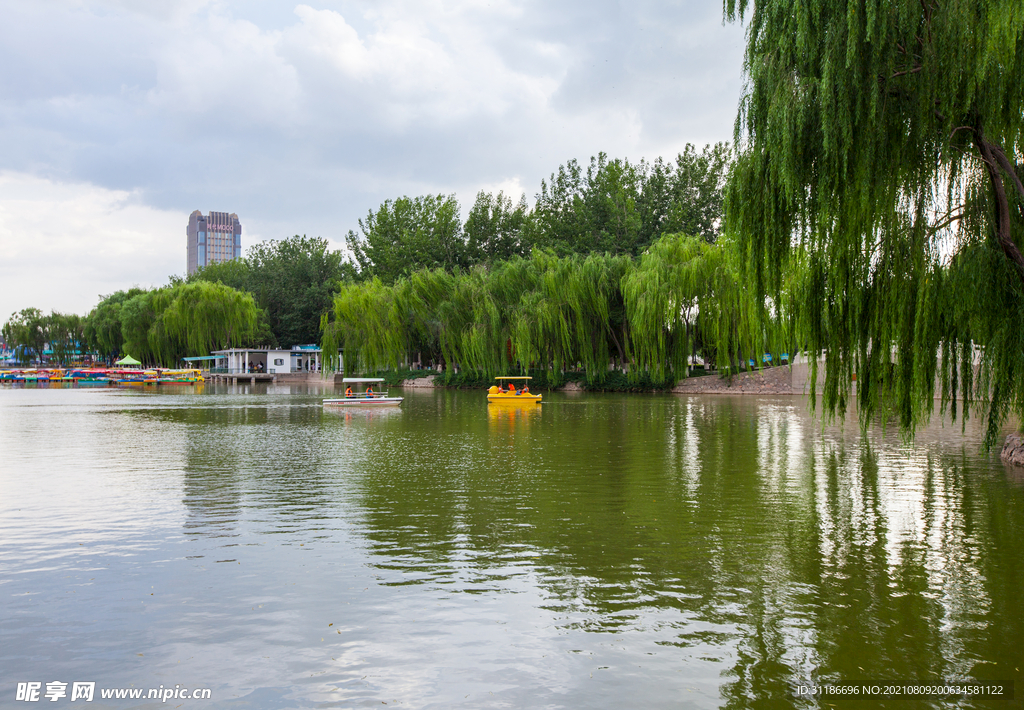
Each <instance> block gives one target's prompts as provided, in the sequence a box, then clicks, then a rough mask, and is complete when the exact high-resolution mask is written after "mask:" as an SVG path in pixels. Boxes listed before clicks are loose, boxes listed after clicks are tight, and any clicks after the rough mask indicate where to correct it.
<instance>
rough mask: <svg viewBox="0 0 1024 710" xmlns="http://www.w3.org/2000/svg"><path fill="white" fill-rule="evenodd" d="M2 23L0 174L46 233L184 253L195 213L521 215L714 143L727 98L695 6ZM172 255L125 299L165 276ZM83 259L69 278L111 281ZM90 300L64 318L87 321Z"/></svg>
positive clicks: (728, 34) (386, 5) (32, 13)
mask: <svg viewBox="0 0 1024 710" xmlns="http://www.w3.org/2000/svg"><path fill="white" fill-rule="evenodd" d="M0 12H3V16H4V17H5V19H6V20H8V21H7V22H5V23H0V143H2V144H3V145H4V151H3V153H2V154H0V171H8V172H7V173H6V174H7V175H8V177H9V176H11V175H16V176H18V178H17V180H18V181H19V182H21V183H23V184H24V185H28V184H32V185H36V186H37V187H39V186H41V185H43V184H46V185H49V187H48V188H47V189H48V190H51V192H50V193H47V194H51V195H52V198H48V199H49V200H50V201H49V202H47V200H46V199H44V198H42V197H39V203H38V204H39V207H40V209H41V210H42V211H43V212H46V213H54V212H55V211H66V212H68V213H69V214H70V213H73V212H74V211H75V210H74V209H69V208H67V205H68V204H73V205H77V207H76V208H75V209H79V210H85V211H88V210H87V209H86V207H85V206H84V205H80V204H79V203H78V202H77V200H86V201H88V200H96V201H97V203H98V204H101V205H106V207H105V208H104V209H111V210H113V213H114V214H122V213H124V212H125V210H129V209H134V208H138V209H142V208H143V207H144V206H146V205H148V206H149V208H150V209H152V210H153V211H154V212H155V213H159V214H174V215H176V217H175V218H174V220H173V222H174V224H173V228H172V229H173V234H174V237H175V239H177V238H178V237H179V236H182V240H183V230H184V225H183V221H184V217H183V215H185V216H187V214H188V213H189V212H191V211H192V210H193V209H201V210H203V211H204V212H205V211H207V210H209V209H214V210H218V211H227V212H236V213H238V214H239V216H240V217H241V219H242V223H243V225H244V229H246V233H247V235H252V234H258V235H259V237H268V238H284V237H288V236H290V235H292V234H308V235H310V236H321V237H325V238H327V239H329V240H332V241H333V242H335V243H341V241H342V239H343V235H344V234H345V233H346V232H347V231H348V230H349V229H351V228H356V226H357V225H356V221H357V219H358V218H360V217H362V216H365V215H366V213H367V211H368V210H371V209H375V208H376V207H377V206H378V205H379V204H380V203H381V202H382V201H383V200H384V199H386V198H394V197H398V196H401V195H410V196H415V195H420V194H426V193H433V194H438V193H441V194H449V193H453V192H454V193H456V194H457V195H458V196H459V198H460V201H461V202H462V204H463V208H464V210H465V209H468V208H469V206H470V205H471V204H472V201H473V199H474V198H475V196H476V193H477V191H478V190H480V189H487V190H489V191H491V190H493V189H496V188H497V189H504V190H505V191H506V193H507V194H509V195H510V196H512V197H513V199H516V198H517V197H518V194H520V193H522V192H525V193H526V195H527V197H528V198H529V199H532V198H533V196H534V194H535V193H536V192H537V191H538V190H539V187H540V181H541V180H542V179H544V178H546V177H547V176H548V175H550V174H551V173H552V172H554V171H555V170H557V168H558V165H559V164H562V163H564V162H566V161H567V160H569V159H572V158H576V159H579V160H580V161H582V162H587V161H588V160H589V158H590V157H591V156H593V155H596V154H597V153H598V152H600V151H604V152H606V153H607V154H608V155H609V156H610V157H613V158H614V157H621V158H629V159H631V160H638V159H640V158H644V157H646V158H654V157H657V156H659V155H661V156H664V157H666V158H671V157H673V156H674V155H675V153H676V152H678V151H679V150H680V149H681V148H682V147H683V145H684V144H685V143H687V142H692V143H695V144H698V145H700V144H703V143H705V142H709V141H718V140H729V138H730V137H731V134H732V124H733V119H734V116H735V110H736V105H737V101H738V98H739V91H740V69H741V59H742V40H743V33H742V28H739V27H736V26H727V27H723V26H722V22H721V14H720V13H721V9H720V6H718V5H715V4H710V5H709V4H707V3H705V2H702V1H701V0H683V1H682V2H676V3H662V2H651V1H650V0H634V2H631V3H629V4H625V3H621V2H618V1H614V2H613V1H612V0H588V2H581V1H576V2H564V3H545V2H541V1H540V0H515V1H512V2H498V1H497V0H417V1H415V2H413V1H411V0H375V1H374V2H372V3H366V2H362V1H360V0H306V1H305V2H294V1H293V2H281V1H279V0H245V1H244V2H243V1H242V0H168V2H165V3H155V4H154V3H150V2H146V1H145V0H36V1H35V2H32V3H25V2H19V1H17V0H0ZM31 176H36V177H35V178H33V177H31ZM33 180H43V182H39V183H35V182H32V181H33ZM47 181H48V182H47ZM89 186H94V187H89ZM39 190H41V192H39V193H38V195H42V194H43V193H44V192H45V191H44V190H43V189H42V187H39ZM65 190H72V192H74V194H75V195H76V196H77V197H75V198H74V199H72V198H71V197H69V196H68V194H66V193H65V192H64V191H65ZM91 190H95V192H91ZM113 196H121V197H116V198H115V197H113ZM4 199H5V200H9V196H7V197H5V198H4ZM66 200H70V203H68V202H66ZM117 200H122V202H121V203H118V202H117ZM51 202H52V205H51ZM115 203H117V204H123V205H125V206H124V207H123V208H121V207H119V208H116V209H115V208H114V207H111V205H113V204H115ZM3 204H4V205H7V206H8V208H9V209H13V207H11V205H12V204H13V203H11V204H9V203H8V202H6V201H5V202H3ZM97 209H99V208H97ZM6 219H13V217H11V216H10V215H8V216H7V217H6ZM18 219H20V218H18ZM90 219H91V218H90ZM85 221H88V220H85ZM100 221H101V222H102V220H100ZM19 228H20V229H23V230H29V231H28V232H25V233H27V234H31V235H33V236H32V237H31V238H32V240H33V241H46V240H48V239H50V236H49V234H48V233H47V232H46V231H45V229H46V227H45V225H42V224H41V225H34V224H29V223H28V222H25V221H22V222H21V223H20V227H19ZM35 229H39V230H43V231H39V232H33V231H31V230H35ZM37 237H38V238H37ZM259 237H257V238H259ZM251 243H252V239H250V238H248V236H247V238H246V244H251ZM176 249H177V253H178V254H179V255H181V256H180V259H177V258H176V259H175V260H172V261H171V262H169V263H168V265H166V266H165V265H164V262H163V257H162V256H161V255H160V254H158V253H154V254H152V255H151V258H149V259H142V260H140V262H138V268H140V269H142V271H140V272H139V273H138V275H136V276H135V277H134V278H130V277H129V278H128V280H129V281H132V280H134V281H139V282H146V283H148V282H154V283H156V282H163V281H165V280H166V276H167V275H168V274H170V273H180V271H181V270H182V269H181V267H180V266H179V264H180V263H182V262H183V261H184V257H183V249H184V248H183V246H182V247H181V248H180V249H178V248H177V247H176ZM79 256H80V258H81V259H82V260H83V266H82V268H81V273H82V274H83V278H85V275H87V274H88V273H91V272H93V271H95V272H99V271H103V270H104V269H110V268H111V265H110V264H109V263H105V264H104V265H103V268H102V269H101V268H100V267H98V266H95V267H91V266H88V264H87V263H86V262H88V260H89V258H90V256H89V253H88V252H86V253H84V254H80V255H79ZM121 263H124V264H131V265H132V266H131V268H135V267H136V262H135V261H133V260H132V259H131V258H128V257H125V258H124V259H122V260H121V262H118V261H117V260H114V266H116V268H119V269H120V268H122V267H121V266H120V264H121ZM22 264H23V268H25V269H31V268H38V269H39V271H38V273H37V276H36V278H35V282H37V283H38V282H41V281H43V280H45V279H47V278H48V277H46V276H45V275H46V274H47V269H48V268H49V267H48V266H47V265H44V264H43V263H41V262H37V265H36V266H33V265H32V264H33V262H31V261H26V262H22ZM156 265H160V266H159V267H157V266H156ZM156 268H161V269H164V270H163V271H161V272H160V273H153V272H154V269H156ZM90 278H92V277H90ZM90 283H91V282H90ZM128 285H130V283H129V284H128ZM103 289H106V290H107V291H109V290H110V288H107V287H101V288H100V290H99V291H97V289H96V288H95V287H93V286H89V287H88V288H86V289H85V290H84V292H85V293H87V294H89V295H88V296H87V297H85V298H84V299H83V300H82V301H81V302H80V303H77V304H75V305H73V306H69V305H61V306H60V307H61V308H63V309H65V310H77V311H82V310H85V309H87V308H89V307H91V305H92V304H93V303H94V302H95V294H94V293H93V292H95V293H100V292H105V291H104V290H103ZM8 291H9V290H8ZM29 305H37V306H42V305H43V304H42V302H41V301H39V302H35V303H34V304H29ZM5 307H6V306H5ZM48 307H49V306H48ZM0 317H2V312H0Z"/></svg>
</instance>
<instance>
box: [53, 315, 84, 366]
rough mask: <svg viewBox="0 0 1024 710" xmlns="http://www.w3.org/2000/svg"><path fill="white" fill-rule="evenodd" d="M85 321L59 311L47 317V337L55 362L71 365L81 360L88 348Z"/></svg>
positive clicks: (80, 317) (79, 317)
mask: <svg viewBox="0 0 1024 710" xmlns="http://www.w3.org/2000/svg"><path fill="white" fill-rule="evenodd" d="M85 320H86V319H85V318H83V317H82V316H80V315H78V314H76V313H58V312H57V311H53V312H52V313H51V314H50V315H48V316H46V318H45V322H46V337H47V340H48V341H49V343H50V350H51V351H52V353H53V360H54V361H55V362H57V363H59V364H60V365H70V364H71V363H72V362H74V361H76V360H78V359H80V357H81V355H82V353H83V352H84V350H85V347H86V342H85Z"/></svg>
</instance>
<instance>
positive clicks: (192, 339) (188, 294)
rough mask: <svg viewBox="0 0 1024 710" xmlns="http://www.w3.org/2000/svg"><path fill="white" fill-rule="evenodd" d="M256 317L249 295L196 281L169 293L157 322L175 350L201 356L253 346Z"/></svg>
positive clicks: (256, 313) (221, 285)
mask: <svg viewBox="0 0 1024 710" xmlns="http://www.w3.org/2000/svg"><path fill="white" fill-rule="evenodd" d="M258 317H259V309H257V308H256V302H255V301H254V300H253V297H252V294H250V293H245V292H243V291H238V290H235V289H233V288H231V287H230V286H225V285H224V284H221V283H210V282H208V281H197V282H195V283H185V284H181V285H180V286H177V287H175V288H174V289H171V290H170V291H169V293H168V294H167V303H166V305H165V306H164V308H163V311H162V313H161V317H160V321H159V322H160V325H161V327H162V328H163V330H164V332H165V333H166V335H167V339H168V340H169V341H170V342H171V343H173V346H175V349H184V350H185V351H187V352H189V353H192V354H203V355H205V354H206V353H208V352H210V351H211V350H214V349H217V348H229V347H232V346H236V345H249V344H254V343H252V337H253V335H254V334H255V333H256V325H257V321H258ZM168 354H170V351H169V352H168Z"/></svg>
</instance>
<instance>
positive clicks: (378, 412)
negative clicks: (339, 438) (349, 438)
mask: <svg viewBox="0 0 1024 710" xmlns="http://www.w3.org/2000/svg"><path fill="white" fill-rule="evenodd" d="M324 414H327V415H330V417H331V418H332V419H340V420H341V421H343V422H345V423H346V424H348V423H351V422H369V421H381V420H388V419H394V418H395V417H401V416H402V410H401V409H400V408H399V407H374V406H370V405H367V406H365V407H361V406H359V405H349V406H347V407H324Z"/></svg>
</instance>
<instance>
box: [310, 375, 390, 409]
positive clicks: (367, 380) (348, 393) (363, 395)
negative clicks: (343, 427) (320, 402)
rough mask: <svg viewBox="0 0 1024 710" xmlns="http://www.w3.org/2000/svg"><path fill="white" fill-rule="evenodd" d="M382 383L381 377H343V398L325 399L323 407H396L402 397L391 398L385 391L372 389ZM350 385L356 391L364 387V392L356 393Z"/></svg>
mask: <svg viewBox="0 0 1024 710" xmlns="http://www.w3.org/2000/svg"><path fill="white" fill-rule="evenodd" d="M383 381H384V378H383V377H345V378H343V379H342V384H344V385H345V396H344V397H339V398H335V399H325V400H324V406H325V407H397V406H398V405H400V404H401V403H402V399H403V398H402V397H391V396H390V395H389V394H388V391H387V390H382V391H379V392H378V391H376V390H374V389H373V386H374V384H380V383H381V382H383ZM351 385H356V387H355V389H356V390H358V389H361V388H362V387H363V386H364V385H365V386H366V390H365V391H364V392H356V391H355V390H354V389H353V388H352V387H351Z"/></svg>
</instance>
